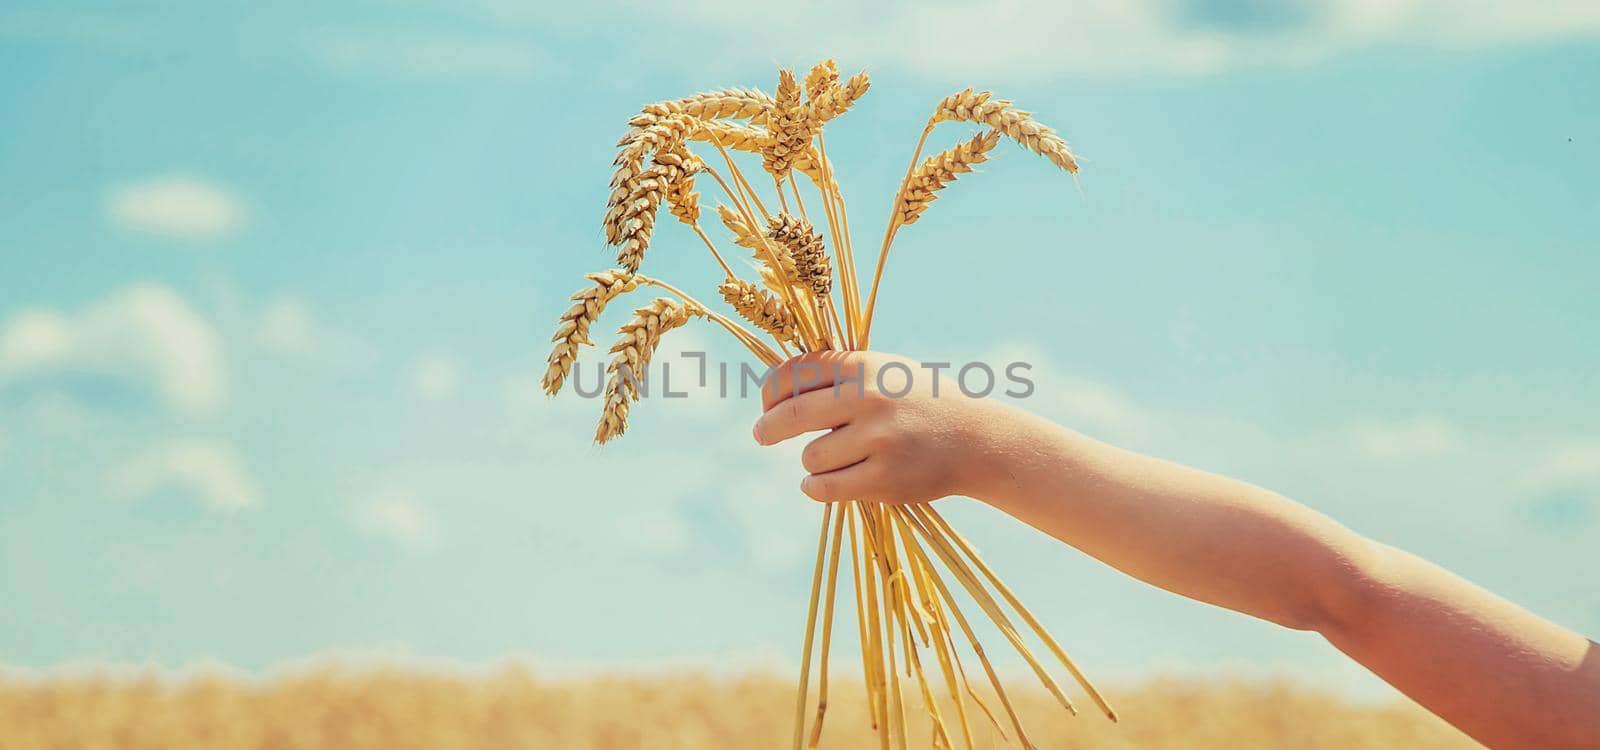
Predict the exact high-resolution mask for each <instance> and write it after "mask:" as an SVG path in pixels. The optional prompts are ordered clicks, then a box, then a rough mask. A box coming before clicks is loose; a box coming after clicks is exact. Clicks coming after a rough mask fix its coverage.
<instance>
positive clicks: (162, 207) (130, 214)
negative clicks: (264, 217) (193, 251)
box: [107, 176, 245, 240]
mask: <svg viewBox="0 0 1600 750" xmlns="http://www.w3.org/2000/svg"><path fill="white" fill-rule="evenodd" d="M107 211H108V212H109V214H110V216H111V219H112V220H113V221H115V222H116V223H117V224H119V225H121V226H124V227H127V228H129V229H132V230H135V231H139V232H146V233H149V234H155V235H161V236H164V237H175V238H178V239H185V240H215V239H221V238H224V237H227V236H229V235H231V234H233V233H234V232H236V231H238V229H239V228H240V227H242V226H244V223H245V210H244V207H243V206H242V205H241V204H240V202H239V200H238V198H236V197H234V195H233V194H232V193H231V192H229V191H228V190H227V189H226V188H223V187H222V186H220V185H217V184H215V183H213V182H209V181H207V180H203V179H200V178H197V177H188V176H170V177H158V178H154V179H150V180H145V181H142V182H136V183H132V184H128V185H123V186H121V187H118V188H116V189H115V190H113V191H112V193H111V197H110V200H109V201H108V202H107Z"/></svg>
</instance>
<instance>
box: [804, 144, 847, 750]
mask: <svg viewBox="0 0 1600 750" xmlns="http://www.w3.org/2000/svg"><path fill="white" fill-rule="evenodd" d="M790 174H791V175H792V174H793V173H790ZM846 510H848V509H847V508H845V507H844V506H842V505H841V506H839V512H838V514H836V516H835V517H834V521H833V547H832V548H831V551H829V553H828V589H827V591H828V594H827V597H826V599H825V600H824V601H825V602H826V603H825V604H824V605H823V609H822V654H821V656H820V657H819V659H818V666H819V671H818V673H817V716H816V718H815V719H813V720H812V724H811V742H810V743H809V747H811V748H812V749H813V750H815V748H816V747H817V743H819V742H821V741H822V718H823V716H824V715H825V714H826V713H827V711H828V653H829V651H830V650H831V649H830V647H831V646H832V644H833V598H834V593H835V592H836V591H837V590H838V584H839V549H840V546H841V545H840V543H841V542H842V541H843V539H844V517H845V511H846Z"/></svg>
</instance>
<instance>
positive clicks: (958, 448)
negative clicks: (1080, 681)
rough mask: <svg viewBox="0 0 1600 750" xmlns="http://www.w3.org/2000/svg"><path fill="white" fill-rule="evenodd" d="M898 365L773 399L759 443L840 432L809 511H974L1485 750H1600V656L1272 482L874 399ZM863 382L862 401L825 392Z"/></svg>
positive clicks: (825, 449) (834, 369)
mask: <svg viewBox="0 0 1600 750" xmlns="http://www.w3.org/2000/svg"><path fill="white" fill-rule="evenodd" d="M897 360H898V361H902V362H905V361H906V360H903V359H899V358H896V357H892V356H888V355H884V354H880V353H876V352H853V353H819V354H811V355H804V356H802V357H799V358H796V359H794V360H790V361H789V362H786V363H784V365H782V366H781V367H779V368H778V370H776V371H775V373H774V378H773V380H772V382H770V383H769V385H768V388H767V389H765V390H764V391H763V397H764V398H763V401H764V403H763V407H764V411H765V413H764V414H763V415H762V416H761V418H760V419H759V420H758V421H757V422H756V424H755V430H754V433H755V438H756V441H757V442H759V443H761V444H763V445H772V444H774V443H778V442H781V441H784V440H788V439H790V438H793V437H796V436H798V435H800V434H802V433H806V432H815V431H820V430H830V432H828V433H827V434H825V435H823V436H821V437H819V438H816V439H815V440H812V441H811V443H810V444H808V445H807V446H806V448H805V451H804V453H803V454H802V457H801V462H802V463H803V464H804V466H805V469H806V471H808V472H810V474H809V476H807V477H806V478H805V479H804V480H803V481H802V482H801V490H802V491H804V492H805V493H806V494H807V495H809V496H810V497H812V498H814V499H816V500H820V501H824V502H831V501H838V500H863V501H879V502H887V503H912V502H925V501H930V500H937V499H939V498H942V497H947V496H950V495H962V496H966V497H970V498H974V499H977V500H981V501H983V502H985V503H988V504H990V505H992V506H994V507H995V508H998V509H1000V510H1002V511H1004V512H1006V513H1008V514H1010V515H1012V516H1015V517H1016V518H1018V519H1020V520H1021V521H1023V522H1025V523H1027V524H1029V525H1031V526H1033V527H1034V528H1036V529H1039V530H1040V531H1043V532H1045V533H1046V534H1049V535H1050V536H1053V537H1055V538H1056V539H1059V540H1061V541H1062V542H1065V543H1067V544H1070V545H1072V546H1073V547H1076V548H1078V549H1080V550H1082V551H1083V552H1085V553H1088V554H1089V555H1092V556H1094V557H1095V558H1097V559H1099V560H1100V561H1101V562H1104V563H1106V564H1108V565H1110V566H1112V567H1114V568H1116V569H1118V570H1120V571H1122V572H1124V573H1127V574H1128V575H1131V576H1133V577H1135V578H1138V579H1140V580H1142V581H1145V582H1147V583H1150V584H1153V585H1155V586H1159V587H1161V588H1164V589H1166V590H1168V591H1171V592H1173V593H1177V594H1181V595H1183V596H1187V597H1190V598H1192V599H1198V600H1200V601H1203V602H1208V603H1211V604H1214V605H1217V606H1220V607H1227V608H1228V609H1232V610H1235V611H1238V612H1243V613H1245V614H1248V615H1253V616H1255V617H1259V618H1261V619H1263V620H1267V621H1269V622H1274V623H1277V624H1279V625H1282V626H1284V627H1289V628H1295V629H1298V630H1314V631H1316V632H1318V633H1320V634H1322V636H1323V637H1324V638H1326V639H1327V640H1328V642H1330V643H1332V644H1333V645H1334V647H1335V648H1337V649H1339V650H1340V651H1343V652H1344V653H1345V654H1347V655H1349V656H1350V657H1351V658H1353V659H1355V660H1356V661H1358V662H1360V663H1361V664H1363V665H1365V666H1366V667H1367V668H1368V669H1370V670H1372V671H1373V672H1374V673H1376V674H1377V675H1378V676H1379V677H1382V678H1383V679H1384V680H1386V681H1388V682H1389V683H1390V684H1392V685H1394V686H1395V687H1397V688H1399V689H1400V690H1401V691H1402V692H1404V693H1405V694H1406V695H1408V696H1410V697H1411V698H1412V699H1414V700H1416V701H1417V702H1418V703H1420V704H1422V705H1423V706H1425V707H1426V708H1428V709H1429V710H1431V711H1433V712H1434V713H1435V714H1438V715H1439V716H1441V717H1443V718H1444V719H1445V720H1446V721H1448V722H1450V723H1451V724H1453V725H1455V726H1456V727H1458V728H1460V729H1461V730H1462V731H1464V732H1466V733H1467V734H1469V735H1471V736H1472V737H1473V738H1475V739H1477V740H1478V741H1479V742H1482V743H1484V744H1486V745H1488V746H1490V747H1496V748H1511V747H1518V748H1521V747H1527V748H1535V747H1537V748H1553V747H1563V748H1568V747H1570V748H1578V747H1585V748H1600V645H1596V644H1595V643H1594V642H1593V641H1589V640H1587V639H1585V638H1584V637H1583V636H1580V635H1578V634H1577V633H1574V632H1572V631H1570V630H1567V629H1565V628H1562V627H1560V626H1558V625H1556V624H1554V623H1551V622H1549V621H1547V620H1544V619H1543V618H1540V617H1539V616H1537V615H1535V614H1533V613H1531V612H1528V611H1527V610H1524V609H1522V608H1521V607H1518V606H1517V605H1515V604H1512V603H1511V602H1508V601H1506V600H1504V599H1501V598H1500V597H1497V596H1495V595H1494V594H1491V593H1489V592H1488V591H1485V590H1483V589H1481V588H1478V587H1477V586H1475V585H1473V584H1472V583H1469V582H1468V581H1465V580H1463V579H1461V578H1459V577H1457V576H1455V575H1453V574H1451V573H1450V572H1449V571H1446V570H1444V569H1442V568H1439V567H1438V566H1435V565H1433V564H1431V563H1429V562H1427V561H1425V560H1422V559H1420V558H1418V557H1415V556H1413V555H1410V554H1407V553H1406V552H1403V551H1401V550H1398V549H1394V548H1392V547H1388V546H1385V545H1383V544H1380V543H1377V542H1374V541H1372V540H1370V539H1366V538H1364V537H1362V536H1360V535H1359V534H1356V533H1354V532H1352V531H1350V530H1349V529H1346V528H1345V527H1344V526H1341V525H1340V524H1339V523H1338V522H1336V521H1334V520H1332V519H1330V518H1328V517H1327V516H1324V515H1322V514H1320V513H1317V512H1316V511H1313V510H1311V509H1309V508H1307V507H1305V506H1303V505H1300V504H1298V503H1295V502H1294V501H1292V500H1289V499H1288V498H1285V497H1282V496H1280V495H1277V494H1274V493H1272V492H1269V491H1267V490H1264V489H1261V488H1259V487H1255V486H1252V485H1250V484H1246V483H1244V482H1240V481H1237V480H1233V479H1228V478H1226V477H1221V476H1217V475H1214V474H1208V473H1206V472H1203V471H1199V470H1197V469H1191V468H1188V467H1185V466H1179V465H1177V464H1173V463H1169V462H1167V461H1162V460H1160V459H1156V458H1150V457H1148V456H1142V455H1139V454H1137V453H1132V452H1129V451H1125V450H1122V449H1119V448H1115V447H1113V446H1110V445H1106V444H1104V443H1101V442H1098V441H1095V440H1092V439H1089V438H1087V437H1084V436H1082V435H1079V434H1077V433H1075V432H1073V431H1071V430H1068V429H1066V428H1064V427H1061V426H1059V425H1056V424H1054V423H1051V422H1049V421H1047V420H1045V419H1041V418H1039V417H1037V416H1033V415H1031V414H1028V413H1026V412H1023V411H1021V410H1018V409H1016V408H1013V407H1011V406H1008V405H1006V404H1003V403H1001V402H999V401H996V400H994V399H972V398H967V397H964V396H963V395H962V394H961V392H960V391H959V390H958V389H956V388H955V387H954V384H953V383H950V382H948V381H946V382H943V383H942V384H941V385H942V387H941V388H940V390H939V394H938V396H937V397H934V395H933V393H932V388H933V385H932V381H931V379H930V378H929V376H928V373H927V371H926V370H920V369H917V368H916V367H915V366H914V365H913V366H912V371H913V372H915V373H916V374H917V378H915V380H916V381H918V382H916V383H915V384H914V387H913V390H912V391H911V392H910V393H909V394H907V395H905V396H902V397H898V398H890V397H889V396H887V395H883V394H880V393H878V392H877V391H876V388H875V387H874V386H875V383H874V382H873V381H874V379H875V378H874V375H873V374H874V373H876V372H878V369H879V367H880V366H881V365H883V364H884V363H886V362H891V361H897ZM861 368H865V370H864V371H865V372H866V373H867V377H866V383H865V393H864V394H860V393H858V388H857V386H856V385H855V384H854V383H849V384H843V385H841V387H840V388H838V389H835V388H833V387H831V386H832V384H833V382H834V380H835V374H837V373H842V374H843V376H842V377H846V378H848V377H855V376H857V374H858V373H859V372H861V371H862V369H861ZM901 375H903V373H898V374H891V375H889V376H888V377H887V378H886V382H888V383H889V387H891V388H895V387H899V386H900V384H901V383H902V382H903V378H902V377H901ZM797 383H798V385H799V386H800V387H799V388H798V389H797V388H796V384H797ZM797 391H798V392H800V395H795V394H796V392H797ZM1596 570H1600V567H1597V568H1596ZM1563 574H1565V575H1581V576H1591V577H1595V576H1596V573H1595V571H1587V572H1585V571H1566V572H1564V573H1563ZM1597 580H1600V577H1597ZM1597 585H1600V584H1597Z"/></svg>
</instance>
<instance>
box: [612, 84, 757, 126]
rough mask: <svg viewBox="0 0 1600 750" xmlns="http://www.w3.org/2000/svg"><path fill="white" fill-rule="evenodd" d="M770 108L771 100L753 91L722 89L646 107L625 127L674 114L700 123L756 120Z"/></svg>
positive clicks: (643, 124)
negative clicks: (714, 120) (715, 120)
mask: <svg viewBox="0 0 1600 750" xmlns="http://www.w3.org/2000/svg"><path fill="white" fill-rule="evenodd" d="M771 106H772V97H770V96H768V95H766V94H764V93H762V92H761V91H759V90H757V89H749V88H737V87H735V88H725V89H720V90H717V91H706V92H702V93H699V94H691V95H689V96H686V97H683V98H681V99H668V100H667V101H661V102H656V103H654V104H646V105H645V106H644V107H643V108H642V109H640V110H639V114H638V115H635V116H634V119H632V120H629V121H628V124H630V125H633V126H635V127H642V126H648V125H650V124H653V123H654V121H655V120H656V119H659V118H662V117H668V116H670V115H675V114H684V115H689V116H690V117H698V118H700V119H703V120H710V119H715V118H720V117H731V118H736V119H748V118H757V117H760V116H761V115H763V114H765V113H766V112H767V110H768V109H769V108H770V107H771Z"/></svg>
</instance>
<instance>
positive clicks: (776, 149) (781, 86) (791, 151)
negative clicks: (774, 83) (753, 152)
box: [761, 70, 812, 180]
mask: <svg viewBox="0 0 1600 750" xmlns="http://www.w3.org/2000/svg"><path fill="white" fill-rule="evenodd" d="M810 123H811V113H810V110H809V109H808V108H807V107H806V105H805V104H804V103H803V102H801V101H800V84H799V83H798V82H796V81H795V78H794V73H793V72H791V71H788V70H782V71H779V72H778V93H777V96H776V97H774V100H773V103H772V111H771V114H769V115H768V116H767V140H766V142H765V143H763V144H762V149H761V161H762V166H763V167H764V168H765V169H766V170H767V171H768V172H770V173H771V174H772V176H773V177H774V178H776V179H779V180H781V179H783V178H785V177H788V176H789V171H790V170H791V169H793V168H794V162H795V161H796V160H797V159H799V158H800V157H801V156H803V155H806V154H809V153H811V135H812V132H811V126H810Z"/></svg>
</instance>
